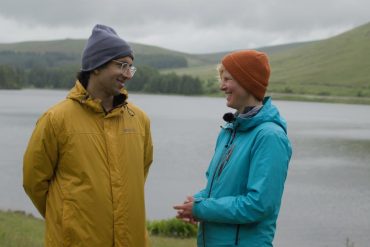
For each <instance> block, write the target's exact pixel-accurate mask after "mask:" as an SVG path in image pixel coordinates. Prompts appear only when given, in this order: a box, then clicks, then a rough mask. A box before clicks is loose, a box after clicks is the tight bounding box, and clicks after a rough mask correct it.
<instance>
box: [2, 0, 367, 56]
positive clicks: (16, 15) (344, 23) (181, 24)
mask: <svg viewBox="0 0 370 247" xmlns="http://www.w3.org/2000/svg"><path fill="white" fill-rule="evenodd" d="M368 9H370V1H368V0H299V1H297V0H264V1H256V0H233V1H219V0H176V1H175V0H157V1H152V0H131V1H123V0H105V1H88V0H73V1H72V0H64V1H56V0H32V1H27V0H22V1H20V0H3V1H2V4H1V8H0V17H3V18H4V17H5V18H7V19H9V20H14V21H16V22H17V23H19V24H20V25H23V26H30V27H39V28H40V27H41V28H44V29H50V30H51V31H52V29H53V28H55V27H59V28H66V29H74V30H85V31H86V30H90V29H91V27H92V25H93V24H95V23H104V24H108V25H111V26H113V27H114V28H115V29H117V31H119V32H120V33H122V34H124V35H125V36H127V37H128V39H131V40H138V41H150V42H157V43H158V44H170V46H171V48H172V47H175V46H176V47H186V46H187V47H188V48H184V50H190V49H192V47H194V46H198V47H202V46H206V47H207V45H206V44H207V42H208V43H209V42H212V43H214V47H217V48H215V49H222V48H221V47H222V46H224V47H225V44H224V45H223V44H222V42H224V43H225V42H235V43H233V44H235V46H237V44H238V45H239V46H242V45H243V44H245V43H248V44H250V45H252V44H256V45H257V46H258V45H261V46H262V45H269V44H272V43H277V42H279V41H281V42H285V41H287V42H289V40H290V41H297V40H300V41H302V40H304V39H305V38H307V39H308V38H315V34H316V35H317V36H320V35H318V34H321V37H324V36H325V33H326V34H327V35H331V34H332V33H335V32H338V31H342V30H345V29H348V28H351V27H354V26H357V25H360V24H362V23H365V22H368V21H370V17H369V15H368ZM0 25H1V24H0ZM190 36H192V37H190ZM0 38H1V37H0ZM223 38H227V39H226V41H223V40H222V39H223ZM245 40H247V41H245ZM0 42H1V40H0ZM191 42H194V43H191ZM201 43H202V44H201ZM208 46H209V47H210V45H209V44H208Z"/></svg>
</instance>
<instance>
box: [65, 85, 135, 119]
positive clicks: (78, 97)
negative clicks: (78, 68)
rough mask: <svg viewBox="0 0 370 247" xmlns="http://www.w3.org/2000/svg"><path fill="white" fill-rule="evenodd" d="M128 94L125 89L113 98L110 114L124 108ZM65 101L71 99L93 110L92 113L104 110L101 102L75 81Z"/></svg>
mask: <svg viewBox="0 0 370 247" xmlns="http://www.w3.org/2000/svg"><path fill="white" fill-rule="evenodd" d="M127 98H128V93H127V91H126V90H125V89H121V94H119V95H117V96H114V99H113V106H114V108H113V110H111V111H110V112H114V111H115V110H116V109H117V108H120V107H121V106H124V105H126V104H127ZM67 99H72V100H75V101H77V102H79V103H80V104H83V105H86V106H87V107H88V108H90V109H91V110H93V111H94V112H99V113H101V112H104V113H105V111H104V108H103V107H102V105H101V100H99V99H93V98H92V97H91V96H90V95H89V92H87V91H86V89H85V88H84V87H83V86H82V84H81V83H80V82H79V81H78V80H77V81H76V84H75V86H74V87H73V88H72V89H71V90H70V91H69V93H68V95H67Z"/></svg>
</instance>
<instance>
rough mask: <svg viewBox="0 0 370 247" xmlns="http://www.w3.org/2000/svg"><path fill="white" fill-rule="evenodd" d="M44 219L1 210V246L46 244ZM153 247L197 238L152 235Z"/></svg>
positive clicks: (182, 245) (180, 245)
mask: <svg viewBox="0 0 370 247" xmlns="http://www.w3.org/2000/svg"><path fill="white" fill-rule="evenodd" d="M44 227H45V226H44V221H43V220H41V219H37V218H35V217H34V216H32V215H27V214H25V213H24V212H18V211H7V212H5V211H1V210H0V246H2V247H42V246H44V245H43V243H44ZM150 243H151V246H152V247H195V246H196V239H195V238H188V239H181V238H167V237H157V236H151V237H150Z"/></svg>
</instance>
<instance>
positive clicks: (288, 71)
mask: <svg viewBox="0 0 370 247" xmlns="http://www.w3.org/2000/svg"><path fill="white" fill-rule="evenodd" d="M85 42H86V40H72V39H66V40H56V41H38V42H37V41H34V42H21V43H12V44H0V53H1V52H2V51H13V52H18V53H27V52H36V53H46V52H58V53H62V54H72V55H73V58H71V59H70V63H74V64H76V63H78V62H79V60H80V56H81V52H82V50H83V47H84V44H85ZM131 45H132V46H133V48H134V50H135V54H136V55H135V56H136V59H135V61H136V63H137V64H138V65H141V64H145V62H147V63H149V62H150V63H149V65H151V66H152V65H160V66H158V67H157V68H159V69H162V72H163V73H168V72H175V73H177V74H189V75H193V76H199V77H200V78H202V79H211V80H214V78H215V76H216V75H217V73H216V71H215V68H216V64H217V63H219V61H220V59H221V58H222V57H223V56H224V55H225V54H226V53H228V52H226V51H225V52H219V53H211V54H188V53H183V52H177V51H173V50H168V49H164V48H160V47H156V46H150V45H143V44H137V43H131ZM246 48H248V47H246ZM257 50H261V51H265V52H266V53H267V54H268V55H269V56H270V62H271V65H272V75H271V79H270V86H269V90H270V91H271V92H280V93H289V94H292V93H293V94H297V93H298V94H314V95H324V96H325V95H326V96H328V95H332V96H353V97H365V96H366V97H370V23H367V24H365V25H362V26H359V27H357V28H354V29H352V30H350V31H348V32H345V33H342V34H340V35H337V36H335V37H332V38H329V39H325V40H319V41H311V42H302V43H293V44H285V45H278V46H271V47H261V48H257ZM0 55H1V54H0ZM12 58H13V59H14V61H18V60H17V58H16V57H14V56H13V57H12ZM5 59H6V58H5ZM166 60H167V61H166ZM1 61H4V59H3V60H1V56H0V62H1ZM174 62H176V65H175V66H172V67H171V66H170V67H168V66H169V65H173V64H174ZM64 63H68V61H65V62H64ZM166 66H167V67H166Z"/></svg>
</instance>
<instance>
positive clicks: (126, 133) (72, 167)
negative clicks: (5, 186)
mask: <svg viewBox="0 0 370 247" xmlns="http://www.w3.org/2000/svg"><path fill="white" fill-rule="evenodd" d="M133 59H134V57H133V51H132V49H131V47H130V46H129V44H128V43H127V42H126V41H124V40H123V39H121V38H120V37H119V36H118V35H117V34H116V32H115V31H114V30H113V29H112V28H110V27H107V26H104V25H96V26H95V27H94V29H93V30H92V34H91V36H90V37H89V39H88V41H87V43H86V46H85V49H84V51H83V55H82V69H81V71H80V72H79V74H78V76H77V79H78V80H77V81H76V84H75V86H74V87H73V88H72V89H71V91H70V92H69V94H68V96H67V98H66V99H65V100H63V101H62V102H60V103H58V104H56V105H55V106H53V107H51V108H50V109H49V110H48V111H47V112H46V113H44V114H43V116H41V118H40V119H39V120H38V122H37V124H36V128H35V130H34V132H33V134H32V137H31V139H30V141H29V144H28V148H27V150H26V152H25V155H24V164H23V186H24V189H25V191H26V193H27V194H28V196H29V197H30V198H31V200H32V202H33V203H34V205H35V206H36V208H37V209H38V211H39V212H40V214H41V215H42V216H43V217H44V218H45V221H46V232H45V246H73V247H76V246H86V247H87V246H88V247H95V246H96V247H102V246H127V247H144V246H148V235H147V231H146V224H145V222H146V220H145V219H146V218H145V203H144V183H145V180H146V177H147V174H148V170H149V166H150V164H151V163H152V157H153V146H152V139H151V132H150V122H149V119H148V117H147V115H146V114H145V113H144V112H143V111H142V110H141V109H139V108H138V107H136V106H135V105H133V104H132V103H130V102H128V101H127V92H126V90H125V89H124V88H123V87H124V83H125V82H126V81H127V80H129V79H131V78H132V77H133V75H134V73H135V71H136V69H135V67H133V66H132V63H133Z"/></svg>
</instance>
